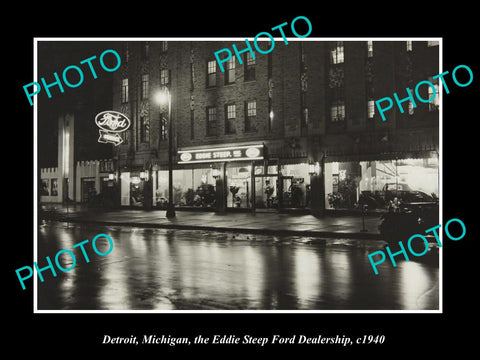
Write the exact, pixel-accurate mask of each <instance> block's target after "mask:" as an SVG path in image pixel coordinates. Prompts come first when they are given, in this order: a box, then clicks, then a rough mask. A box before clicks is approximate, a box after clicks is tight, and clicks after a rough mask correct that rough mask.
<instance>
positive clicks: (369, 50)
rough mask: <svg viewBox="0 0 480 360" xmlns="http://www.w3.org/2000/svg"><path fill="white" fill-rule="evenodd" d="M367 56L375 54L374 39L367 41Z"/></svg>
mask: <svg viewBox="0 0 480 360" xmlns="http://www.w3.org/2000/svg"><path fill="white" fill-rule="evenodd" d="M367 56H368V57H372V56H373V41H371V40H369V41H367Z"/></svg>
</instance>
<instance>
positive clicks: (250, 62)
mask: <svg viewBox="0 0 480 360" xmlns="http://www.w3.org/2000/svg"><path fill="white" fill-rule="evenodd" d="M244 70H245V73H244V79H245V81H250V80H255V59H254V58H253V56H252V54H251V53H250V52H247V53H246V54H245V60H244Z"/></svg>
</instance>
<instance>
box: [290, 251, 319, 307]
mask: <svg viewBox="0 0 480 360" xmlns="http://www.w3.org/2000/svg"><path fill="white" fill-rule="evenodd" d="M294 271H295V279H296V280H295V283H296V285H297V288H296V290H297V297H298V303H299V305H300V306H301V307H306V308H308V307H309V305H310V304H309V302H312V301H314V300H315V299H317V298H318V296H319V293H320V286H321V270H320V261H319V259H318V254H317V253H315V252H312V251H311V250H310V249H299V248H298V249H295V266H294Z"/></svg>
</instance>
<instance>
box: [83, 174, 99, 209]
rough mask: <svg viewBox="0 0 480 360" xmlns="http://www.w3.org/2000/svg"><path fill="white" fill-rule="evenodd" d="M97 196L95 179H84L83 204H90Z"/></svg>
mask: <svg viewBox="0 0 480 360" xmlns="http://www.w3.org/2000/svg"><path fill="white" fill-rule="evenodd" d="M95 194H96V190H95V178H82V202H83V203H86V202H89V201H90V200H92V199H93V197H94V196H95Z"/></svg>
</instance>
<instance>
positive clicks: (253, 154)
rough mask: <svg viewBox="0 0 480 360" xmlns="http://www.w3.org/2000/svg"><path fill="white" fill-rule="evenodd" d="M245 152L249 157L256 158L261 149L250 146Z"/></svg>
mask: <svg viewBox="0 0 480 360" xmlns="http://www.w3.org/2000/svg"><path fill="white" fill-rule="evenodd" d="M245 154H246V155H247V156H248V157H249V158H254V157H257V156H259V155H260V150H259V149H258V148H256V147H251V148H248V149H247V151H245Z"/></svg>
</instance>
